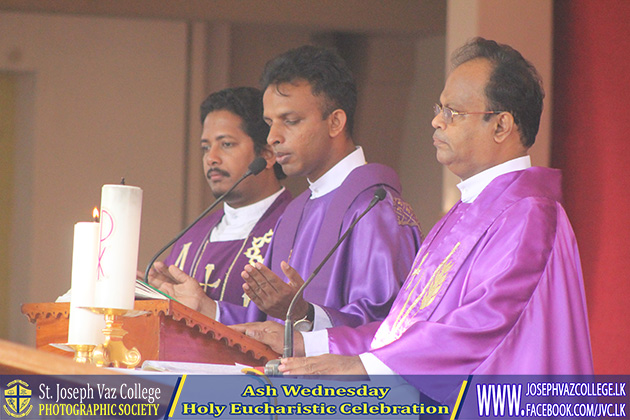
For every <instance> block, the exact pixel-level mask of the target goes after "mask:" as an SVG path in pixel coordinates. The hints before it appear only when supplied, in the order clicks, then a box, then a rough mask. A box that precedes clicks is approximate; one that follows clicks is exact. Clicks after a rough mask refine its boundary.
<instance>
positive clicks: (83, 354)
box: [68, 344, 96, 363]
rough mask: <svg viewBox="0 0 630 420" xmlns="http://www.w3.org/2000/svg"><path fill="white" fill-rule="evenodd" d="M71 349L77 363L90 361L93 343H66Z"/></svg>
mask: <svg viewBox="0 0 630 420" xmlns="http://www.w3.org/2000/svg"><path fill="white" fill-rule="evenodd" d="M68 347H70V348H71V349H72V350H74V361H75V362H77V363H92V354H93V352H94V348H95V347H96V346H95V345H94V344H68Z"/></svg>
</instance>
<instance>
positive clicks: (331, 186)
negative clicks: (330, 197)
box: [308, 146, 366, 199]
mask: <svg viewBox="0 0 630 420" xmlns="http://www.w3.org/2000/svg"><path fill="white" fill-rule="evenodd" d="M365 164H366V161H365V154H364V153H363V148H362V147H361V146H357V147H356V149H355V150H354V152H352V153H350V154H349V155H348V156H346V157H345V158H343V159H341V160H340V161H339V162H337V164H336V165H335V166H333V167H332V168H330V169H329V170H328V171H327V172H326V173H325V174H324V175H322V176H320V177H319V179H318V180H317V181H315V182H311V181H310V180H308V184H309V186H308V188H310V190H311V199H314V198H319V197H321V196H323V195H326V194H328V193H329V192H331V191H334V190H335V189H337V188H339V186H340V185H341V184H342V183H343V181H344V180H345V179H346V178H347V177H348V175H350V172H352V171H354V170H355V169H356V168H358V167H359V166H363V165H365Z"/></svg>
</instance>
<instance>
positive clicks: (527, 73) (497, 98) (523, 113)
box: [453, 37, 545, 147]
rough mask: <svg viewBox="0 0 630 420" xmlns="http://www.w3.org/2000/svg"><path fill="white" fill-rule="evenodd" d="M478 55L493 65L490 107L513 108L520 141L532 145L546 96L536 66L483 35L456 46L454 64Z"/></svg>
mask: <svg viewBox="0 0 630 420" xmlns="http://www.w3.org/2000/svg"><path fill="white" fill-rule="evenodd" d="M476 58H484V59H486V60H488V61H490V63H491V65H492V66H493V69H492V73H491V74H490V79H489V80H488V84H487V85H486V89H485V93H486V98H487V101H488V104H487V106H488V109H487V111H508V112H510V113H511V114H512V116H513V117H514V122H515V123H516V125H517V127H518V128H519V131H520V133H521V142H522V143H523V145H524V146H525V147H531V146H532V145H533V144H534V141H535V140H536V134H537V133H538V127H539V125H540V115H541V114H542V108H543V98H544V97H545V92H544V90H543V86H542V81H541V78H540V75H539V74H538V72H537V71H536V68H535V67H534V66H533V65H532V63H530V62H529V61H527V60H526V59H525V58H523V56H522V55H521V53H519V52H518V51H516V50H515V49H514V48H512V47H510V46H509V45H504V44H498V43H497V42H495V41H491V40H487V39H484V38H481V37H478V38H474V39H472V40H470V41H469V42H468V43H466V44H465V45H464V46H463V47H461V48H460V49H459V50H457V51H456V52H455V54H454V55H453V64H454V66H455V67H457V66H459V65H461V64H463V63H465V62H467V61H470V60H474V59H476ZM486 118H490V116H486Z"/></svg>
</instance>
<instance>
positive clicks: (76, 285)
mask: <svg viewBox="0 0 630 420" xmlns="http://www.w3.org/2000/svg"><path fill="white" fill-rule="evenodd" d="M98 244H99V224H98V222H79V223H77V224H75V225H74V244H73V249H72V279H71V290H72V291H71V297H70V325H69V327H68V344H93V345H95V346H97V345H99V344H101V343H102V342H103V341H104V340H105V337H104V335H103V333H102V329H103V328H105V319H104V318H103V316H102V315H98V314H95V313H92V312H91V311H89V310H88V309H83V308H82V307H91V306H94V289H95V287H96V266H97V262H98Z"/></svg>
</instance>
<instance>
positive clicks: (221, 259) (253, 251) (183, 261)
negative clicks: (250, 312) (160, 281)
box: [164, 191, 291, 306]
mask: <svg viewBox="0 0 630 420" xmlns="http://www.w3.org/2000/svg"><path fill="white" fill-rule="evenodd" d="M290 201H291V193H289V192H288V191H284V192H282V193H281V194H280V195H279V196H278V197H277V198H276V199H275V200H274V202H273V203H272V204H271V206H269V208H268V209H267V211H265V213H264V214H263V215H262V216H261V218H260V219H259V220H258V222H257V223H256V225H255V226H254V228H253V229H252V230H251V232H250V233H249V235H248V236H247V238H245V239H237V240H233V241H218V242H210V233H211V232H212V229H214V227H215V226H216V225H217V224H218V223H219V222H220V221H221V218H222V217H223V214H224V213H223V209H220V210H217V211H215V212H214V213H211V214H210V215H208V216H206V217H204V218H203V219H202V220H200V221H199V222H197V224H195V226H193V228H192V229H190V230H189V231H188V232H186V234H185V235H184V236H183V237H181V238H180V239H179V240H178V241H177V242H176V243H175V245H173V248H172V250H171V253H170V254H169V256H168V257H167V258H166V259H165V260H164V263H165V264H167V265H176V266H177V267H179V268H180V269H181V270H182V271H184V272H185V273H186V274H188V275H189V276H191V277H193V278H195V279H197V281H198V282H199V284H200V285H201V287H203V288H204V290H205V292H206V294H207V295H208V296H210V297H211V298H212V299H214V300H216V301H226V302H231V303H234V304H236V305H239V306H248V305H249V303H250V301H249V298H248V297H247V296H246V295H245V294H244V292H243V279H242V278H241V272H242V271H243V267H244V266H245V264H248V263H249V264H253V263H256V262H263V260H264V256H265V252H266V251H267V248H268V247H269V243H270V242H271V237H272V236H273V228H274V226H275V225H276V223H277V221H278V219H279V218H280V216H281V215H282V213H283V212H284V209H285V208H286V207H287V205H288V204H289V202H290Z"/></svg>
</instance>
